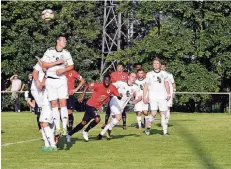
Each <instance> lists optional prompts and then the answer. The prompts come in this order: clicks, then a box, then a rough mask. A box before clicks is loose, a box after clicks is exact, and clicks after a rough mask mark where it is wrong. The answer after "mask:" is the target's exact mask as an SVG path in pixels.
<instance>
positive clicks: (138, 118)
mask: <svg viewBox="0 0 231 169" xmlns="http://www.w3.org/2000/svg"><path fill="white" fill-rule="evenodd" d="M136 119H137V122H138V126H139V128H140V127H141V120H142V118H141V116H137V117H136Z"/></svg>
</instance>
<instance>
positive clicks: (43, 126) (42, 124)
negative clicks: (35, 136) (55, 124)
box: [40, 122, 48, 128]
mask: <svg viewBox="0 0 231 169" xmlns="http://www.w3.org/2000/svg"><path fill="white" fill-rule="evenodd" d="M40 126H41V127H42V128H45V127H47V126H48V123H44V122H42V123H40Z"/></svg>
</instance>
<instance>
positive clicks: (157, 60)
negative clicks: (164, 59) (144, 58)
mask: <svg viewBox="0 0 231 169" xmlns="http://www.w3.org/2000/svg"><path fill="white" fill-rule="evenodd" d="M160 67H161V61H160V58H158V57H156V58H154V59H153V68H154V70H157V71H158V70H160Z"/></svg>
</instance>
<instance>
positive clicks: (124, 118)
mask: <svg viewBox="0 0 231 169" xmlns="http://www.w3.org/2000/svg"><path fill="white" fill-rule="evenodd" d="M126 118H127V114H126V112H125V111H123V113H122V120H123V125H124V126H126Z"/></svg>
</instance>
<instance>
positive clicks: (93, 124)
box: [84, 120, 98, 132]
mask: <svg viewBox="0 0 231 169" xmlns="http://www.w3.org/2000/svg"><path fill="white" fill-rule="evenodd" d="M97 124H98V123H97V122H96V121H95V120H93V121H92V122H91V123H90V124H89V125H88V126H87V128H86V129H85V130H84V131H86V132H88V131H89V130H91V129H92V128H93V127H95V126H96V125H97Z"/></svg>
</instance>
